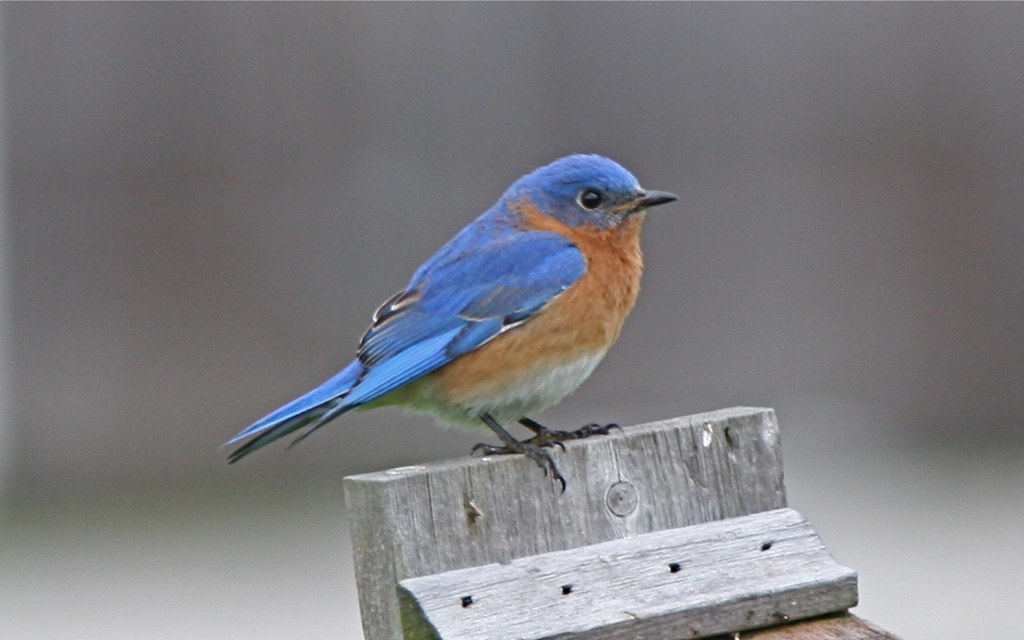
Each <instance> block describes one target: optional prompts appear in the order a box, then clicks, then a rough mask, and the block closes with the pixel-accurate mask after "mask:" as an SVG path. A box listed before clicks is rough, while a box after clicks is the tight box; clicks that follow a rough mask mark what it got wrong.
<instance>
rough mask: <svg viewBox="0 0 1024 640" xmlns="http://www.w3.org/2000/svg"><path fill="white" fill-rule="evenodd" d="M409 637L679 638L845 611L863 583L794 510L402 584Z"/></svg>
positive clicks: (419, 639) (421, 639)
mask: <svg viewBox="0 0 1024 640" xmlns="http://www.w3.org/2000/svg"><path fill="white" fill-rule="evenodd" d="M400 587H401V592H400V599H401V604H402V619H403V626H404V628H405V630H406V638H407V639H408V640H413V639H415V640H434V639H440V638H443V639H445V640H490V639H492V638H495V637H502V638H516V639H517V640H554V639H556V638H557V639H558V640H635V639H636V638H643V639H644V640H678V639H680V638H704V637H708V636H713V635H716V634H721V633H724V632H736V631H743V630H746V629H754V628H758V627H764V626H767V625H773V624H778V623H779V622H782V621H787V620H796V619H802V618H807V617H812V616H818V615H821V614H823V613H831V612H834V611H843V610H846V609H847V608H849V607H852V606H854V605H855V604H856V603H857V576H856V574H855V573H854V572H853V570H852V569H848V568H846V567H843V566H841V565H839V564H837V563H836V562H835V560H833V559H832V557H831V556H830V555H829V553H828V551H827V550H826V549H825V546H824V545H823V544H822V542H821V540H820V539H819V538H818V536H817V535H816V534H815V533H814V530H813V529H812V528H811V525H810V524H808V522H807V521H806V520H805V519H804V518H803V517H802V516H801V515H800V514H799V513H797V512H796V511H794V510H792V509H776V510H774V511H766V512H762V513H757V514H753V515H748V516H742V517H738V518H730V519H727V520H719V521H715V522H709V523H705V524H700V525H693V526H689V527H683V528H680V529H670V530H666V531H658V532H655V533H648V534H644V535H640V536H635V537H632V538H626V539H621V540H614V541H610V542H603V543H599V544H595V545H590V546H586V547H580V548H576V549H570V550H567V551H558V552H553V553H546V554H541V555H537V556H530V557H526V558H520V559H518V560H514V561H512V562H509V563H507V564H489V565H484V566H480V567H474V568H470V569H461V570H457V571H450V572H447V573H441V574H434V575H430V576H424V577H421V578H410V579H407V580H403V581H401V582H400Z"/></svg>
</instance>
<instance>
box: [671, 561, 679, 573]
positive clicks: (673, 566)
mask: <svg viewBox="0 0 1024 640" xmlns="http://www.w3.org/2000/svg"><path fill="white" fill-rule="evenodd" d="M680 569H682V567H681V566H679V563H678V562H670V563H668V570H669V571H671V572H672V573H679V570H680Z"/></svg>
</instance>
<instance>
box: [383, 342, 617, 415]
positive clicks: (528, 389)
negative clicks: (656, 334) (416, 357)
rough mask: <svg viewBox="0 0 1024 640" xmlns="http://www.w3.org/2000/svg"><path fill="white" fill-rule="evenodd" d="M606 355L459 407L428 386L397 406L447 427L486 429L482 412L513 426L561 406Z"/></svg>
mask: <svg viewBox="0 0 1024 640" xmlns="http://www.w3.org/2000/svg"><path fill="white" fill-rule="evenodd" d="M604 355H605V352H604V351H600V352H596V353H591V354H588V355H585V356H581V357H579V358H577V359H576V360H573V361H572V362H568V363H566V364H562V365H558V366H555V367H550V368H547V369H545V370H543V371H537V372H532V373H529V374H526V375H523V376H521V377H520V378H518V379H517V380H515V381H513V382H510V383H509V385H508V386H506V387H504V388H502V389H501V390H500V391H498V392H497V393H491V394H489V395H486V396H481V397H477V398H471V399H470V400H468V401H463V402H461V403H460V404H458V405H451V404H448V403H441V402H439V400H438V398H437V396H436V395H434V394H433V393H431V391H430V389H429V388H428V387H420V388H419V389H417V393H415V394H414V397H408V396H407V397H405V398H403V399H402V401H400V402H399V403H396V404H402V405H404V406H405V407H406V408H407V409H410V410H412V411H417V412H426V413H431V414H433V415H434V416H435V417H437V419H438V422H440V423H441V424H445V425H455V426H464V427H473V428H478V427H483V426H484V424H483V422H482V421H481V420H480V417H479V416H480V414H481V413H489V414H490V415H491V417H493V418H494V419H495V420H497V421H498V422H499V423H501V424H503V425H505V424H511V423H514V422H516V421H517V420H519V419H520V418H524V417H526V416H529V415H530V414H532V413H536V412H538V411H543V410H544V409H547V408H548V407H550V406H553V405H555V404H558V403H559V402H560V401H561V400H562V399H563V398H565V397H566V396H567V395H569V394H570V393H572V392H573V391H575V390H576V389H578V388H579V386H580V385H581V384H583V381H584V380H586V379H587V378H588V377H590V374H591V373H593V371H594V368H595V367H597V365H598V363H599V362H601V359H602V358H604Z"/></svg>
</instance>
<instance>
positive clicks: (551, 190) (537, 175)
mask: <svg viewBox="0 0 1024 640" xmlns="http://www.w3.org/2000/svg"><path fill="white" fill-rule="evenodd" d="M505 198H507V199H508V201H509V203H510V204H511V203H513V202H516V201H519V200H523V199H525V200H527V201H528V202H529V203H530V204H532V205H533V206H536V207H537V208H538V209H539V210H540V211H542V212H543V213H546V214H547V215H550V216H552V217H554V218H556V219H558V220H560V221H561V222H563V223H565V224H567V225H570V226H574V227H575V226H581V225H596V226H597V227H599V228H602V229H603V228H608V227H613V226H615V225H618V224H620V223H621V222H622V221H623V220H625V219H626V218H628V217H629V216H631V215H634V214H637V213H641V212H643V211H644V210H645V209H647V208H648V207H653V206H655V205H659V204H665V203H666V202H672V201H673V200H676V199H677V198H676V196H675V195H673V194H671V193H667V192H665V191H645V190H644V189H643V188H641V187H640V183H639V182H638V181H637V179H636V178H635V177H633V174H631V173H630V172H629V171H626V169H624V168H623V167H622V166H621V165H619V164H618V163H616V162H614V161H612V160H609V159H608V158H605V157H603V156H598V155H572V156H566V157H564V158H561V159H559V160H555V161H554V162H552V163H551V164H549V165H545V166H543V167H541V168H539V169H537V170H536V171H534V172H533V173H529V174H527V175H525V176H523V177H522V178H520V179H519V180H517V181H516V182H515V184H513V185H512V186H511V187H510V188H509V190H508V192H507V193H506V194H505Z"/></svg>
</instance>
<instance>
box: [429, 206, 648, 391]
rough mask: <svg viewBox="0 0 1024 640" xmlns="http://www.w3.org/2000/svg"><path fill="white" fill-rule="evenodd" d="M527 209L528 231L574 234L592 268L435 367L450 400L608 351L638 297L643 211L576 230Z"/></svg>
mask: <svg viewBox="0 0 1024 640" xmlns="http://www.w3.org/2000/svg"><path fill="white" fill-rule="evenodd" d="M520 214H521V220H522V222H523V226H524V228H528V229H542V230H549V231H555V232H557V233H560V234H562V235H564V236H566V237H567V238H570V239H571V240H572V241H573V243H575V244H576V246H577V247H579V249H580V251H581V252H582V253H583V255H584V257H585V258H586V261H587V268H586V271H585V273H584V275H583V276H582V277H581V278H580V279H579V280H578V281H576V283H575V284H573V285H572V286H571V287H569V288H568V289H566V290H565V291H564V292H562V293H561V294H559V295H558V296H556V297H555V298H554V299H553V300H552V301H551V302H549V303H548V304H547V305H546V306H544V307H543V308H542V309H541V310H540V311H538V312H537V313H536V314H535V315H534V316H533V317H531V318H530V319H529V320H527V321H526V322H525V323H523V324H522V325H520V326H518V327H515V328H513V329H510V330H509V331H506V332H505V333H502V334H501V335H499V336H497V337H496V338H494V339H493V340H491V341H490V342H487V343H486V344H484V345H483V346H481V347H480V348H478V349H475V350H474V351H471V352H469V353H466V354H464V355H462V356H460V357H459V358H457V359H456V360H454V361H452V362H450V363H449V364H447V365H445V366H444V367H442V368H440V369H438V370H437V371H436V372H434V374H433V375H432V376H431V377H432V378H433V381H434V382H435V383H436V386H435V387H434V388H435V390H436V392H438V393H440V395H442V396H444V397H445V399H446V400H447V401H448V402H452V403H463V402H466V401H467V400H468V399H471V398H472V397H478V396H486V395H488V394H491V393H497V392H500V391H501V390H502V389H503V388H505V387H507V386H508V385H512V384H515V381H516V379H517V378H526V377H528V376H530V375H532V374H533V373H534V372H536V371H538V370H540V369H542V368H547V367H551V366H555V365H559V364H563V363H565V362H567V361H571V360H574V359H576V358H579V357H581V356H583V355H589V354H603V353H604V352H605V351H607V350H608V348H609V347H611V345H612V344H613V343H614V342H615V340H616V339H617V338H618V337H619V332H620V331H621V329H622V324H623V322H624V321H625V319H626V315H627V314H628V313H629V311H630V309H632V308H633V305H634V303H635V302H636V297H637V294H638V293H639V291H640V275H641V272H642V271H643V257H642V255H641V252H640V229H641V227H642V225H643V214H642V213H641V214H638V215H634V216H631V217H629V218H627V219H626V220H625V221H624V222H623V223H622V224H620V225H618V226H617V227H615V228H610V229H600V228H598V227H596V226H584V227H570V226H568V225H565V224H563V223H561V222H559V221H558V220H555V219H554V218H551V217H550V216H547V215H544V214H542V213H540V212H539V211H537V210H536V209H535V208H533V207H529V206H523V207H520Z"/></svg>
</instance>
